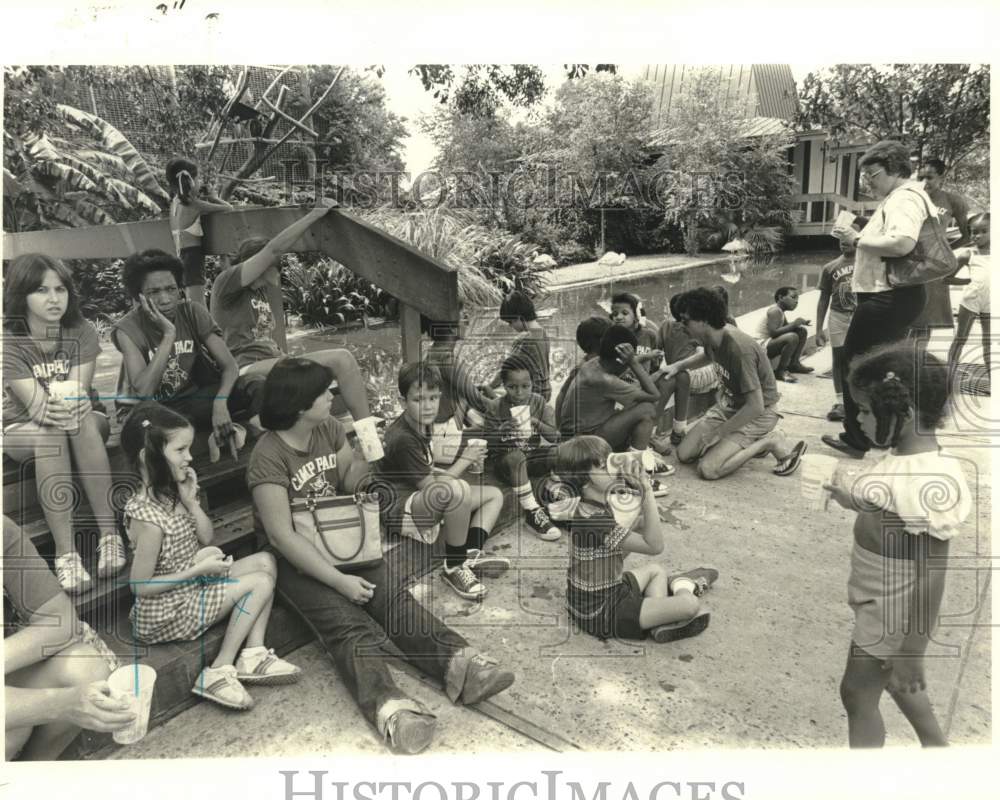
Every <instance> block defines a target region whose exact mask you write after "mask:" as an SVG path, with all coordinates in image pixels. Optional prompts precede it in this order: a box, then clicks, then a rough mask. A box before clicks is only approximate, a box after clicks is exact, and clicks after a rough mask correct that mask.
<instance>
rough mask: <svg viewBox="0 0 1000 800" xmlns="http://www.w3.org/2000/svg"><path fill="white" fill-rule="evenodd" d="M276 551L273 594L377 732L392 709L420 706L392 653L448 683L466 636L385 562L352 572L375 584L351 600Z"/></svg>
mask: <svg viewBox="0 0 1000 800" xmlns="http://www.w3.org/2000/svg"><path fill="white" fill-rule="evenodd" d="M275 555H276V556H277V558H278V586H277V589H278V595H279V597H280V598H281V599H282V601H283V602H285V603H286V604H287V605H288V606H289V607H290V608H292V609H294V610H295V611H296V612H297V613H298V614H299V615H300V616H301V617H302V618H303V619H304V620H305V622H306V624H307V625H308V626H309V627H310V628H311V629H312V631H313V632H314V633H315V634H316V637H317V638H318V639H319V641H320V644H321V645H322V646H323V648H324V649H325V650H326V652H327V653H328V654H329V655H330V658H332V659H333V663H334V665H335V666H336V668H337V672H338V673H339V674H340V677H341V679H342V680H343V681H344V684H345V685H346V686H347V689H348V691H350V693H351V695H352V696H353V697H354V699H355V700H356V701H357V704H358V707H359V708H360V709H361V713H362V714H363V715H364V717H365V719H367V720H368V721H369V722H371V723H372V724H373V725H374V726H375V727H376V729H377V730H378V731H379V733H381V734H383V735H384V734H385V725H386V722H387V721H388V718H389V717H390V716H392V714H393V713H395V712H396V711H398V710H402V709H411V710H416V711H419V710H421V709H420V706H419V705H417V704H416V703H415V702H414V701H413V700H411V699H410V698H408V697H407V696H406V695H405V694H404V693H403V692H402V690H400V689H399V687H397V686H396V682H395V681H394V680H393V678H392V675H391V674H390V673H389V669H388V661H389V660H390V659H393V658H401V659H403V660H405V661H407V662H409V663H410V664H413V665H414V666H415V667H417V668H419V669H420V670H421V671H422V672H424V673H426V674H427V675H429V676H430V677H432V678H436V679H438V680H439V681H440V682H441V683H442V685H445V684H446V683H447V678H448V668H449V665H450V662H451V659H452V657H453V656H454V655H455V654H456V653H457V652H460V651H462V650H463V649H464V648H465V647H466V644H467V643H466V641H465V639H463V638H462V637H461V636H459V635H458V634H457V633H455V631H453V630H451V629H450V628H449V627H447V626H446V625H445V624H444V623H443V622H441V620H439V619H438V618H437V617H435V616H434V615H433V614H431V613H430V612H429V611H428V610H427V609H425V608H424V607H423V606H422V605H420V603H418V602H417V601H416V600H414V599H413V596H412V595H411V594H410V593H409V592H408V591H407V589H406V586H405V582H404V581H402V580H398V579H394V577H393V576H392V575H390V573H389V570H387V568H386V564H385V562H384V561H382V562H380V563H379V564H377V565H375V566H373V567H368V568H366V569H361V570H357V571H353V572H352V573H351V574H352V575H358V576H360V577H362V578H364V579H365V580H367V581H370V582H371V583H374V584H375V586H376V588H375V595H374V597H373V598H372V599H371V600H369V601H368V602H367V603H365V604H363V605H357V604H355V603H352V602H351V601H350V600H348V599H347V598H346V597H344V596H343V595H342V594H340V592H338V591H337V590H336V589H332V588H331V587H329V586H327V585H326V584H324V583H320V582H319V581H317V580H315V579H314V578H311V577H309V576H308V575H304V574H302V573H301V572H299V571H298V570H297V569H296V568H295V567H294V566H292V565H291V564H290V563H289V562H288V561H287V560H286V559H284V558H283V557H281V555H280V554H278V553H275ZM458 688H459V689H460V688H461V687H458Z"/></svg>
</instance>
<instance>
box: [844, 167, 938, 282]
mask: <svg viewBox="0 0 1000 800" xmlns="http://www.w3.org/2000/svg"><path fill="white" fill-rule="evenodd" d="M925 201H926V202H925ZM928 205H930V207H931V208H936V206H935V205H934V204H933V203H931V199H930V198H929V197H928V196H927V193H926V192H925V191H924V189H923V184H922V183H920V182H919V181H907V182H906V183H904V184H902V185H900V186H897V187H896V188H895V189H893V190H892V191H891V192H889V194H888V195H886V197H885V199H884V200H883V201H882V202H881V203H879V205H878V208H876V209H875V211H874V213H873V214H872V217H871V219H870V220H869V221H868V224H867V225H865V227H864V230H862V231H861V238H864V237H865V235H869V236H871V235H876V236H905V237H907V238H909V239H913V241H916V240H917V239H918V238H919V237H920V228H921V226H922V225H923V224H924V220H925V219H927V208H928ZM851 288H852V289H853V290H854V291H855V292H885V291H888V290H889V289H891V288H892V287H891V286H890V285H889V283H888V281H887V280H886V277H885V262H884V261H883V260H882V257H881V256H877V255H875V254H874V253H872V252H871V251H870V250H866V249H865V248H863V247H859V248H858V251H857V254H856V255H855V257H854V277H853V279H852V280H851Z"/></svg>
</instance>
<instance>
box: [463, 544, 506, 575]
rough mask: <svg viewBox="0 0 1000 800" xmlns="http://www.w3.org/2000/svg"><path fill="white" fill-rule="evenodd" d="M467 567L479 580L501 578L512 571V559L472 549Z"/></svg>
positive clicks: (469, 552)
mask: <svg viewBox="0 0 1000 800" xmlns="http://www.w3.org/2000/svg"><path fill="white" fill-rule="evenodd" d="M468 554H469V557H468V558H467V559H465V565H466V566H467V567H468V568H469V569H471V570H472V574H473V575H475V576H476V577H477V578H499V577H500V576H501V575H503V574H504V573H505V572H506V571H507V570H509V569H510V559H509V558H504V557H503V556H498V555H494V554H493V553H486V552H484V551H483V550H477V549H476V548H474V547H473V548H471V549H470V550H469V551H468Z"/></svg>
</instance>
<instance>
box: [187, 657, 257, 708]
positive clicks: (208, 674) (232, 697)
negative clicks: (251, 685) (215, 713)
mask: <svg viewBox="0 0 1000 800" xmlns="http://www.w3.org/2000/svg"><path fill="white" fill-rule="evenodd" d="M191 693H192V694H196V695H198V696H199V697H204V698H205V699H206V700H211V701H212V702H214V703H218V704H219V705H220V706H225V707H226V708H235V709H236V710H237V711H246V710H247V709H248V708H250V707H251V706H253V698H252V697H250V695H249V693H248V692H247V690H246V689H244V688H243V684H242V683H240V682H239V680H238V679H237V677H236V667H234V666H233V665H232V664H226V665H225V666H224V667H216V668H215V669H212V667H205V668H204V669H203V670H202V671H201V674H199V675H198V678H197V680H196V681H195V682H194V686H193V687H191Z"/></svg>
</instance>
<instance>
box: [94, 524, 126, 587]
mask: <svg viewBox="0 0 1000 800" xmlns="http://www.w3.org/2000/svg"><path fill="white" fill-rule="evenodd" d="M124 568H125V546H124V545H123V544H122V540H121V537H119V536H118V534H117V533H106V534H104V536H102V537H101V540H100V541H99V542H98V543H97V577H99V578H110V577H111V576H112V575H117V574H118V573H119V572H121V571H122V570H123V569H124Z"/></svg>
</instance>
